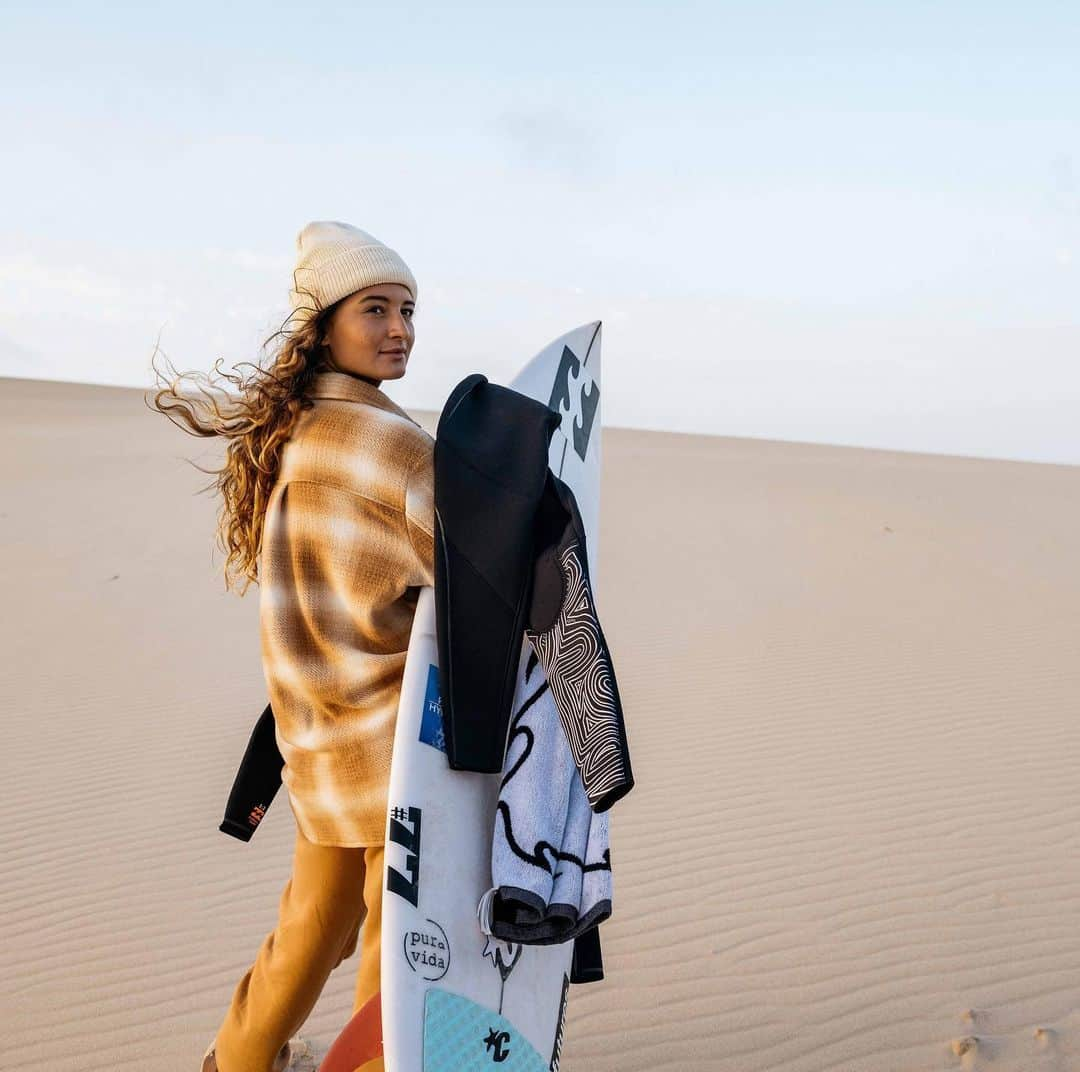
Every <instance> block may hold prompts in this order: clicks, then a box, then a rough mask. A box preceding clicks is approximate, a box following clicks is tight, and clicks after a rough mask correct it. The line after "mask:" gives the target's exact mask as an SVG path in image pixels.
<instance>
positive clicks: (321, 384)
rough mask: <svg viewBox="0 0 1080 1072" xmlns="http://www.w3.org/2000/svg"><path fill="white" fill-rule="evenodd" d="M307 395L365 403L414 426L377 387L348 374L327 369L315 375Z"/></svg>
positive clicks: (409, 418) (408, 417)
mask: <svg viewBox="0 0 1080 1072" xmlns="http://www.w3.org/2000/svg"><path fill="white" fill-rule="evenodd" d="M308 395H309V396H310V397H311V398H337V399H340V400H341V401H343V402H366V403H367V404H368V405H369V406H376V407H377V408H379V409H385V410H388V411H389V412H390V413H396V414H398V415H399V416H401V417H404V418H405V419H406V420H408V421H412V423H413V424H416V421H414V420H413V419H412V417H410V416H409V415H408V414H407V413H406V412H405V411H404V410H403V409H402V408H401V407H400V406H399V405H398V404H397V403H396V402H394V400H393V399H392V398H390V397H389V396H388V395H386V394H384V393H383V392H382V391H381V390H379V388H378V387H376V386H375V385H374V384H372V383H368V382H367V380H362V379H360V377H359V376H354V375H352V373H349V372H337V371H334V370H333V369H329V370H327V371H325V372H318V373H316V374H315V377H314V379H313V380H312V381H311V385H310V387H309V389H308Z"/></svg>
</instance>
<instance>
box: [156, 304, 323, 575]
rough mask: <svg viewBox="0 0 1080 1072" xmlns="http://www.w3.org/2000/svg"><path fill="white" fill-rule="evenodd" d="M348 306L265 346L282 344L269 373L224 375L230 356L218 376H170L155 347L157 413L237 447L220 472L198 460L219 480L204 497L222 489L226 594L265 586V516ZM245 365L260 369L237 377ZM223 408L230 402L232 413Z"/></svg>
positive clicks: (304, 318)
mask: <svg viewBox="0 0 1080 1072" xmlns="http://www.w3.org/2000/svg"><path fill="white" fill-rule="evenodd" d="M341 300H342V301H344V298H343V299H341ZM340 304H341V303H340V302H335V303H334V304H333V305H330V306H328V307H327V308H326V309H323V310H321V311H319V310H317V309H311V308H306V309H301V310H298V311H297V312H294V313H293V314H291V315H290V316H289V318H288V319H286V321H285V322H284V324H283V325H282V327H281V328H279V329H278V330H277V331H275V332H274V333H273V334H272V335H271V336H269V338H267V339H266V341H265V342H264V343H263V350H264V351H266V350H267V348H268V347H270V346H271V344H272V343H274V342H275V340H279V345H278V346H277V349H276V352H275V353H274V355H273V358H272V360H271V361H270V363H269V365H268V366H267V367H266V368H262V367H261V366H259V365H256V364H252V363H251V362H250V361H242V362H240V363H239V364H238V365H236V366H234V371H233V372H232V373H230V372H223V371H221V369H220V368H219V366H220V364H221V362H222V358H218V359H217V361H215V362H214V368H213V372H212V374H210V375H207V374H205V373H202V372H185V373H178V372H177V371H176V369H175V368H173V366H172V364H171V363H169V365H168V367H169V370H170V375H168V376H165V375H163V374H162V372H161V371H160V370H159V369H158V367H157V364H156V363H155V360H154V358H156V356H157V354H158V353H159V352H160V347H157V346H155V348H154V356H153V357H152V358H151V365H152V367H153V370H154V374H155V378H156V379H155V382H156V383H157V384H159V385H161V384H163V383H164V386H159V387H158V389H157V390H156V391H155V393H154V397H153V400H152V401H149V400H147V404H148V405H149V406H150V408H151V409H155V410H157V411H158V412H159V413H163V414H165V416H167V417H168V418H169V420H171V421H172V422H173V424H175V425H176V426H177V427H178V428H181V429H182V430H183V431H185V432H187V433H188V434H189V435H194V436H200V437H203V438H209V437H213V436H220V437H223V438H225V439H227V440H228V441H229V442H228V445H227V447H226V449H225V464H224V465H223V466H222V467H221V468H220V469H203V468H202V466H200V465H196V464H195V463H194V462H191V464H192V465H194V466H195V468H196V469H198V470H199V471H200V472H204V473H213V474H215V477H216V478H215V480H214V481H213V482H212V483H210V484H208V485H207V486H206V487H205V488H201V489H200V491H209V490H211V489H216V490H217V491H218V492H219V493H220V495H221V499H222V504H221V511H220V514H219V517H218V527H217V533H216V535H217V540H218V544H219V546H220V547H221V549H222V550H223V551H224V552H225V553H226V556H227V557H226V559H225V590H226V591H229V590H230V589H231V588H232V586H233V581H234V580H241V579H242V580H243V587H242V588H240V591H239V594H240V595H241V596H243V595H244V594H245V593H246V592H247V590H248V586H249V585H250V584H251V583H252V582H254V583H255V584H258V582H259V551H260V549H261V547H262V529H263V518H264V516H265V514H266V504H267V501H268V500H269V497H270V492H271V490H272V489H273V487H274V482H275V481H276V479H277V475H278V470H279V468H280V463H281V452H282V448H283V447H284V445H285V442H286V441H287V440H288V438H289V436H290V435H291V433H292V430H293V426H294V425H295V424H296V420H297V418H298V417H299V416H300V414H301V412H302V411H303V410H305V409H310V408H311V406H312V405H313V402H312V400H311V399H310V398H309V397H308V395H307V392H308V389H309V387H310V386H311V383H312V381H313V380H314V378H315V376H316V374H317V373H319V372H321V371H324V370H325V369H326V368H328V367H331V364H330V363H329V358H330V355H329V351H328V349H327V348H326V347H325V346H324V345H322V344H321V343H320V341H319V340H320V339H321V338H322V334H323V330H324V328H325V327H326V326H327V325H328V323H329V321H330V318H331V317H332V316H333V314H334V311H335V309H337V307H338V305H340ZM298 313H299V314H300V315H299V316H298ZM305 314H306V315H305ZM311 314H314V315H311ZM166 360H167V359H166ZM245 365H246V366H248V367H249V368H251V370H252V371H251V373H250V374H249V375H247V376H243V375H240V374H239V373H238V372H237V371H235V370H236V369H239V368H241V367H243V366H245ZM216 374H220V380H219V381H216V382H215V380H214V379H213V376H214V375H216ZM186 380H190V381H191V383H192V384H193V385H194V387H195V390H194V391H192V390H185V389H184V387H183V384H184V381H186ZM221 380H227V381H228V382H229V383H231V384H233V386H234V387H235V388H237V389H238V394H234V395H230V394H229V392H228V389H227V388H225V387H224V386H223V385H222V383H221ZM202 384H205V387H204V386H202ZM215 393H216V394H217V397H215ZM144 400H145V396H144ZM219 402H224V403H225V406H224V408H222V406H221V405H219ZM189 461H190V459H189Z"/></svg>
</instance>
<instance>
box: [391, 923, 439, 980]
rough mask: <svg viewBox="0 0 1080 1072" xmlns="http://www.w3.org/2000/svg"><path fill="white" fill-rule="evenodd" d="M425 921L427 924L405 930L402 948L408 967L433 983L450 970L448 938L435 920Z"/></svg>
mask: <svg viewBox="0 0 1080 1072" xmlns="http://www.w3.org/2000/svg"><path fill="white" fill-rule="evenodd" d="M425 922H426V923H428V924H429V926H427V927H411V928H410V929H409V930H407V931H406V932H405V937H404V939H403V941H402V948H403V949H404V951H405V960H406V962H407V963H408V965H409V967H410V968H412V970H413V971H414V972H416V973H417V974H419V975H420V976H421V977H422V978H423V979H426V980H427V981H428V982H429V983H434V982H436V981H437V980H439V979H441V978H442V977H443V976H444V975H445V974H446V973H447V972H448V971H449V970H450V939H449V938H447V936H446V931H445V930H443V928H442V927H441V926H439V924H438V923H436V922H435V920H433V919H429V920H426V921H425Z"/></svg>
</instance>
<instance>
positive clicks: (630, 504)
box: [0, 379, 1080, 1072]
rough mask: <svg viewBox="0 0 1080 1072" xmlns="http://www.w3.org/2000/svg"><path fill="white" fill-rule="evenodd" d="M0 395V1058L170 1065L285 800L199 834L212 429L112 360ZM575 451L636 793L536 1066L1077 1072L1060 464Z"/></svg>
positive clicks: (225, 622)
mask: <svg viewBox="0 0 1080 1072" xmlns="http://www.w3.org/2000/svg"><path fill="white" fill-rule="evenodd" d="M389 393H390V394H393V390H392V388H391V390H390V391H389ZM0 414H2V416H3V422H2V431H0V436H2V447H3V449H2V453H0V457H2V459H3V460H2V463H0V464H2V466H3V473H4V481H3V486H4V489H5V495H4V501H3V503H2V504H0V525H2V533H3V547H4V551H5V554H4V556H3V559H2V567H0V568H2V570H3V591H4V593H5V595H6V603H7V613H6V615H5V617H4V622H3V631H4V632H3V651H4V654H5V658H4V659H3V662H2V670H0V672H2V675H3V688H2V690H0V709H2V711H3V727H4V736H5V741H4V748H3V749H2V753H3V757H4V760H3V771H4V779H3V789H4V791H3V793H2V795H0V809H2V810H3V829H4V834H5V836H4V839H3V844H2V847H0V853H2V856H0V864H2V870H3V876H4V881H3V882H2V883H0V905H2V913H0V950H2V954H0V955H2V957H3V967H4V970H3V972H2V974H0V991H2V997H0V1008H2V1027H3V1030H4V1043H3V1047H2V1048H0V1055H2V1056H0V1067H2V1068H4V1069H9V1068H10V1069H12V1070H14V1069H19V1070H20V1072H98V1070H101V1072H104V1070H110V1072H112V1070H130V1072H136V1070H138V1072H192V1070H194V1069H196V1068H197V1066H198V1059H199V1057H200V1056H201V1054H202V1052H203V1049H204V1047H205V1045H206V1043H207V1042H208V1041H209V1039H210V1037H211V1036H212V1035H213V1032H214V1030H215V1029H216V1028H217V1025H218V1023H219V1022H220V1019H221V1016H222V1015H223V1013H224V1010H225V1008H226V1006H227V1003H228V1000H229V997H230V995H231V993H232V990H233V987H234V986H235V984H236V982H237V980H238V979H239V978H240V976H241V975H242V974H243V972H244V970H245V969H246V968H247V966H248V965H249V964H250V962H251V960H252V958H253V957H254V955H255V953H256V951H257V949H258V946H259V943H260V942H261V941H262V939H263V937H264V936H265V934H266V932H267V931H268V930H270V929H271V928H272V926H273V924H274V921H275V919H276V913H277V905H278V898H279V896H280V892H281V888H282V886H283V885H284V883H285V881H286V879H287V877H288V873H289V867H290V864H291V848H292V838H293V819H292V815H291V812H290V810H289V808H288V804H287V801H286V799H285V797H284V796H283V795H281V794H279V796H278V798H277V799H276V800H275V802H274V805H273V807H271V809H270V811H269V812H268V815H267V818H266V820H265V821H264V822H263V825H262V826H261V828H260V830H259V832H258V834H257V836H256V837H255V838H254V839H253V840H252V841H251V842H250V843H249V844H246V845H245V844H242V843H240V842H238V841H235V840H234V839H231V838H228V837H226V836H225V835H223V834H221V833H219V832H218V830H217V824H218V822H219V821H220V818H221V813H222V810H223V808H224V804H225V798H226V795H227V792H228V789H229V786H230V784H231V779H232V775H233V773H234V771H235V769H236V765H237V763H238V762H239V757H240V755H241V753H242V751H243V748H244V745H245V743H246V740H247V735H248V732H249V731H250V729H251V726H252V723H253V721H254V719H255V717H256V716H257V714H258V713H259V711H260V710H261V708H262V706H263V704H264V703H265V691H264V684H263V680H262V670H261V665H260V660H259V644H258V635H257V610H258V608H257V591H256V589H254V588H252V589H251V590H250V591H249V594H248V596H247V597H245V598H244V599H239V598H237V597H236V596H235V595H233V594H226V593H225V592H224V587H223V582H222V576H221V559H222V556H221V554H220V552H218V551H216V550H214V549H213V528H214V522H215V514H216V509H217V504H216V501H215V500H214V499H212V498H211V496H210V494H209V493H205V494H201V495H200V494H198V493H197V492H198V489H199V488H200V487H202V486H204V485H206V484H207V483H209V481H210V477H209V476H208V475H206V474H204V473H200V472H198V471H197V470H195V469H193V468H192V467H191V466H189V465H188V464H187V463H186V462H185V461H184V460H183V459H184V458H192V459H194V460H196V461H199V463H200V464H202V465H204V466H206V467H210V466H214V465H217V464H218V462H219V458H220V456H221V454H220V445H218V444H215V443H207V442H205V441H201V440H196V439H193V438H189V437H187V436H184V435H183V434H182V433H181V432H179V431H178V430H176V429H175V428H174V427H173V426H172V425H170V424H169V423H168V422H167V421H166V420H165V419H164V418H162V417H160V416H158V415H157V414H154V413H151V412H149V411H148V410H147V409H146V408H145V406H144V404H143V394H142V392H141V391H136V390H124V389H117V388H102V387H91V386H82V385H72V384H58V383H44V382H37V381H31V380H16V379H7V380H0ZM417 416H418V419H420V420H422V421H423V422H424V423H425V424H426V426H427V427H429V428H430V429H433V428H434V422H435V420H436V417H437V415H436V414H433V413H421V414H417ZM603 450H604V458H605V475H604V486H603V515H602V522H601V541H602V557H601V572H600V577H599V579H598V585H597V598H598V606H599V610H600V613H601V619H602V621H603V624H604V628H605V633H606V635H607V638H608V641H609V643H610V646H611V650H612V655H613V659H614V662H615V668H616V671H617V672H618V675H619V686H620V692H621V694H622V698H623V703H624V706H625V709H626V714H627V718H628V732H629V735H630V743H631V748H632V753H633V759H634V769H635V774H636V776H637V787H636V788H635V790H634V792H633V793H631V794H630V796H629V797H627V798H626V800H625V801H623V802H622V803H620V804H619V805H618V806H617V808H616V809H615V812H614V813H613V819H612V862H613V866H614V879H615V907H614V915H613V916H612V918H611V920H610V921H609V922H607V923H605V924H604V925H603V927H602V929H601V935H602V938H603V946H604V959H605V969H606V973H607V978H606V979H605V980H604V981H603V982H601V983H598V984H592V985H585V986H577V987H574V988H573V989H572V990H571V993H570V1003H569V1010H568V1019H567V1043H566V1048H565V1051H564V1061H563V1069H564V1070H565V1072H616V1070H618V1072H638V1070H641V1072H644V1070H646V1069H649V1070H652V1069H670V1070H691V1069H693V1070H700V1069H710V1070H712V1069H715V1070H723V1072H758V1070H761V1072H765V1070H768V1072H826V1070H831V1072H841V1070H843V1072H927V1070H933V1069H951V1068H957V1069H966V1070H972V1069H1001V1070H1009V1072H1021V1070H1023V1072H1070V1070H1080V895H1078V893H1077V890H1078V889H1080V833H1078V831H1080V777H1078V774H1077V761H1078V756H1080V619H1078V607H1080V558H1078V555H1077V550H1076V548H1077V532H1078V529H1080V467H1069V466H1053V465H1036V464H1027V463H1011V462H1003V461H986V460H978V459H966V458H958V457H945V456H935V455H919V454H903V453H896V452H888V451H874V450H860V449H854V448H848V447H825V446H812V445H806V444H796V443H780V442H769V441H760V440H745V439H731V438H724V437H703V436H687V435H676V434H662V433H652V432H639V431H631V430H626V429H605V431H604V439H603ZM356 963H357V961H356V956H355V955H354V956H353V957H352V958H350V959H349V960H346V961H345V963H344V964H343V965H342V966H341V967H340V968H339V969H338V971H337V972H336V973H335V975H334V976H333V977H332V978H331V981H330V983H329V985H328V987H327V989H326V991H325V992H324V994H323V997H322V999H321V1001H320V1003H319V1005H318V1007H317V1008H316V1010H315V1012H314V1013H313V1015H312V1017H311V1018H310V1020H309V1021H308V1023H307V1025H306V1027H305V1029H304V1032H303V1033H304V1034H305V1036H307V1037H310V1038H312V1039H313V1040H314V1041H315V1042H316V1043H321V1044H323V1045H324V1046H325V1045H327V1044H329V1042H330V1041H331V1039H332V1038H333V1037H334V1035H335V1034H336V1033H337V1031H338V1030H339V1029H340V1027H341V1026H342V1025H343V1024H344V1022H345V1021H346V1020H347V1019H348V1015H349V1012H350V1005H351V999H352V987H353V975H354V972H355V967H356Z"/></svg>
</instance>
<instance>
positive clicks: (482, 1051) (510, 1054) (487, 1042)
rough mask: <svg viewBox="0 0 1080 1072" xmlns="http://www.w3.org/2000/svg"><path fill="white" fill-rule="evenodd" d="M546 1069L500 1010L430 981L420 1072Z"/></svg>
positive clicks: (540, 1071)
mask: <svg viewBox="0 0 1080 1072" xmlns="http://www.w3.org/2000/svg"><path fill="white" fill-rule="evenodd" d="M493 1065H494V1066H495V1067H497V1068H498V1069H499V1070H500V1072H548V1066H547V1064H546V1062H545V1061H544V1060H543V1058H542V1057H541V1056H540V1054H538V1053H537V1052H536V1050H535V1049H534V1048H533V1046H532V1045H531V1044H530V1043H529V1040H528V1039H526V1038H525V1037H524V1036H523V1035H522V1034H521V1033H520V1032H519V1031H518V1030H517V1028H516V1027H514V1025H513V1024H512V1023H510V1021H509V1020H507V1019H506V1017H505V1016H500V1015H499V1014H498V1013H497V1012H495V1011H493V1010H492V1009H487V1008H485V1007H484V1006H483V1005H478V1004H477V1003H476V1002H475V1001H470V1000H469V999H468V998H465V997H462V996H461V995H460V994H452V993H451V992H450V991H449V990H439V989H437V988H436V987H432V988H431V989H429V990H428V992H427V994H425V995H424V1072H490V1070H491V1068H492V1066H493Z"/></svg>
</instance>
